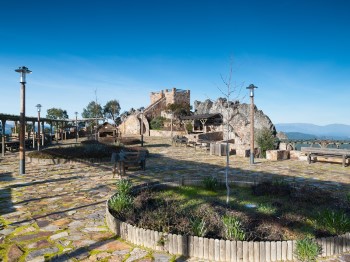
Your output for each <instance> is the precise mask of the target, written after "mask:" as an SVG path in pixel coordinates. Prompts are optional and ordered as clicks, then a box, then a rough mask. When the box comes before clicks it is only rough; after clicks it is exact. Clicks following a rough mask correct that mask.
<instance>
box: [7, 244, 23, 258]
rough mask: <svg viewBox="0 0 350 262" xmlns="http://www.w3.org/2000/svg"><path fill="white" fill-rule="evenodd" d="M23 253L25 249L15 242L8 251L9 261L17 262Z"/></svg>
mask: <svg viewBox="0 0 350 262" xmlns="http://www.w3.org/2000/svg"><path fill="white" fill-rule="evenodd" d="M22 255H23V251H22V250H21V249H20V248H19V247H18V246H17V245H16V244H13V245H11V246H10V249H9V251H8V253H7V257H8V261H9V262H16V261H18V260H19V258H20V257H21V256H22Z"/></svg>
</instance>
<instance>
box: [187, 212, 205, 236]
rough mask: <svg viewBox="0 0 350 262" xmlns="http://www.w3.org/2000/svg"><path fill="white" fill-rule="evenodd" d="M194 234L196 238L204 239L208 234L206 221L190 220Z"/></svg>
mask: <svg viewBox="0 0 350 262" xmlns="http://www.w3.org/2000/svg"><path fill="white" fill-rule="evenodd" d="M190 222H191V227H192V232H193V234H194V235H195V236H199V237H204V236H205V234H206V233H207V229H206V225H205V221H204V219H200V218H198V217H196V218H192V219H190Z"/></svg>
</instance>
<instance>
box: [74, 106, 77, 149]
mask: <svg viewBox="0 0 350 262" xmlns="http://www.w3.org/2000/svg"><path fill="white" fill-rule="evenodd" d="M74 114H75V143H78V112H74Z"/></svg>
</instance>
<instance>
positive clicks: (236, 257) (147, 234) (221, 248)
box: [106, 181, 350, 261]
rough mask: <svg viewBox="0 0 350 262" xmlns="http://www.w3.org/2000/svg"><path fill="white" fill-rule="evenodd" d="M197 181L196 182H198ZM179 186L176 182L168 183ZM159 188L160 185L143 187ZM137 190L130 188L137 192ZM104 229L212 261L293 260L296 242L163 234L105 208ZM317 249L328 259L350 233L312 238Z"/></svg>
mask: <svg viewBox="0 0 350 262" xmlns="http://www.w3.org/2000/svg"><path fill="white" fill-rule="evenodd" d="M198 182H201V181H196V182H195V183H198ZM183 183H185V184H194V182H193V181H181V184H183ZM172 184H173V185H175V186H176V185H180V183H172ZM154 186H162V185H161V184H151V185H145V187H154ZM137 189H139V187H138V188H134V190H137ZM106 221H107V225H108V227H109V228H110V229H111V230H112V231H113V232H114V233H115V234H116V235H118V236H120V237H122V238H123V239H125V240H127V241H129V242H131V243H134V244H136V245H141V246H145V247H147V248H152V249H154V250H163V251H166V252H169V253H170V254H177V255H183V256H190V257H196V258H199V259H207V260H213V261H214V260H215V261H240V260H243V261H280V260H283V261H287V260H295V259H296V258H295V250H296V245H297V241H295V240H294V241H292V240H288V241H233V240H223V239H214V238H205V237H197V236H187V235H183V234H167V233H163V232H158V231H155V230H150V229H143V228H138V227H135V226H134V225H131V224H128V223H125V222H122V221H120V220H118V219H116V218H115V217H114V216H113V215H112V214H111V212H110V210H109V208H108V202H107V207H106ZM316 242H317V243H318V244H319V245H320V246H321V248H322V253H321V254H320V256H323V257H325V256H332V255H335V254H340V253H343V252H347V251H349V250H350V234H349V233H347V234H343V235H340V236H334V237H325V238H319V239H316Z"/></svg>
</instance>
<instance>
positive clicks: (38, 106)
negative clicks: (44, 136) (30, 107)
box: [36, 104, 41, 151]
mask: <svg viewBox="0 0 350 262" xmlns="http://www.w3.org/2000/svg"><path fill="white" fill-rule="evenodd" d="M36 108H37V109H38V151H40V111H41V105H40V104H37V105H36Z"/></svg>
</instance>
